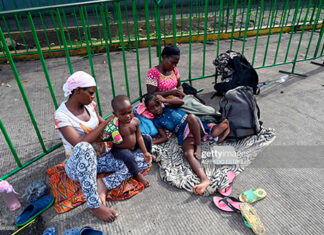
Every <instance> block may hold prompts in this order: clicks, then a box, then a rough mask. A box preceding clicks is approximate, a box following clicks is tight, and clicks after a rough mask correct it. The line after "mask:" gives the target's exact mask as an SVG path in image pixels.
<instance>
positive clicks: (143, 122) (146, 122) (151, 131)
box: [133, 106, 159, 136]
mask: <svg viewBox="0 0 324 235" xmlns="http://www.w3.org/2000/svg"><path fill="white" fill-rule="evenodd" d="M136 110H137V107H136V106H135V107H134V108H133V111H134V114H135V116H136V117H137V118H138V120H139V121H140V129H141V133H142V134H148V135H150V136H155V135H157V134H158V133H159V132H158V130H157V129H156V127H155V126H154V124H153V122H152V120H151V119H148V118H146V117H144V116H143V115H139V114H138V113H137V112H136Z"/></svg>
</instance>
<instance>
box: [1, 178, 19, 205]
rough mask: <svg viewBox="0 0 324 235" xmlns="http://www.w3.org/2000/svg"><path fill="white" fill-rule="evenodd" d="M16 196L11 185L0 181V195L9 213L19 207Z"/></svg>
mask: <svg viewBox="0 0 324 235" xmlns="http://www.w3.org/2000/svg"><path fill="white" fill-rule="evenodd" d="M16 194H17V193H16V192H15V190H14V188H13V187H12V185H11V184H9V183H8V182H7V181H5V180H2V181H0V195H1V197H2V199H3V200H4V202H5V203H6V206H7V207H8V209H9V210H11V211H14V210H17V209H18V208H20V207H21V204H20V202H19V201H18V198H17V195H16Z"/></svg>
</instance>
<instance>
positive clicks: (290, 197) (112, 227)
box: [0, 37, 324, 234]
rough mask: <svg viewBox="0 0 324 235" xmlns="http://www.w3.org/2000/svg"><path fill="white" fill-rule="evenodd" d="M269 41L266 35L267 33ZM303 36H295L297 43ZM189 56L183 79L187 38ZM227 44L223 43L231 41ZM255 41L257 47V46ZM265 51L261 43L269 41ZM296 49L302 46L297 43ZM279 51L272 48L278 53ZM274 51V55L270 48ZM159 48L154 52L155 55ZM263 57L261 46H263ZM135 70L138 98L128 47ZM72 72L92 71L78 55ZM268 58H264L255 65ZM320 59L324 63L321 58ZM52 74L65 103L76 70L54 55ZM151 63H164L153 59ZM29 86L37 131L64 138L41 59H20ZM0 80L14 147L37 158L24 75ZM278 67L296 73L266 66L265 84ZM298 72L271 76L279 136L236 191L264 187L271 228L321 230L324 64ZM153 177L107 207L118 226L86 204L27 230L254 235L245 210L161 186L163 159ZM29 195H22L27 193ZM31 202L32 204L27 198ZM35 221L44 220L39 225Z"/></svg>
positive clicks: (51, 160)
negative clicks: (25, 101) (100, 217)
mask: <svg viewBox="0 0 324 235" xmlns="http://www.w3.org/2000/svg"><path fill="white" fill-rule="evenodd" d="M260 40H261V45H262V40H266V37H263V38H262V39H260ZM293 43H296V42H293ZM247 46H248V50H247V53H248V54H247V55H249V53H250V54H251V51H252V48H253V45H250V44H249V42H248V45H247ZM180 47H181V51H182V55H183V56H182V58H181V61H180V63H179V66H178V67H179V69H180V72H181V74H182V77H186V76H187V71H188V70H187V69H188V65H187V59H188V58H187V56H186V52H187V50H188V46H187V45H181V46H180ZM227 47H228V42H224V44H222V48H227ZM215 48H216V45H215V44H214V45H208V48H207V49H208V50H207V51H208V53H209V54H207V59H206V61H207V62H206V74H210V73H212V72H213V70H214V67H213V66H212V64H211V61H212V59H213V58H214V55H215ZM250 48H251V49H250ZM261 48H262V47H261ZM292 51H294V49H293V48H292ZM201 52H202V44H194V45H193V53H194V56H193V58H194V62H193V71H195V76H198V75H199V74H200V73H201V63H202V62H201V61H202V60H201V58H202V57H201ZM270 52H271V53H272V52H273V50H270ZM270 52H269V53H270ZM140 53H141V54H140V56H141V58H146V54H147V50H146V49H141V50H140ZM154 53H155V52H154V51H153V52H152V55H155V54H154ZM260 54H261V52H260ZM126 56H127V59H128V64H127V68H128V75H129V79H130V80H131V82H130V84H131V86H130V87H131V95H132V97H136V96H137V92H135V90H136V89H137V88H136V87H137V85H136V76H137V70H136V64H135V62H134V61H135V60H133V59H134V58H135V55H134V53H132V52H128V53H127V55H126ZM120 58H121V55H120V54H118V53H116V52H115V53H113V54H112V60H113V66H114V68H115V70H114V76H115V79H117V78H123V76H124V72H123V70H122V67H121V59H120ZM105 60H106V58H105V56H104V55H99V56H96V57H94V63H95V65H96V66H95V71H96V74H97V79H98V80H99V92H100V95H101V97H104V98H102V100H101V103H102V107H103V110H104V114H108V113H109V112H110V105H109V100H110V97H111V94H110V93H111V92H110V90H109V89H106V87H108V88H109V87H110V85H109V82H108V78H107V77H108V76H106V74H108V72H107V71H108V70H107V64H106V63H105V62H104V61H105ZM72 61H73V65H74V69H75V71H76V70H81V69H82V70H85V71H90V69H89V64H88V61H87V60H85V59H82V58H80V57H73V58H72ZM143 61H144V62H142V64H141V75H142V78H144V76H145V73H146V71H147V68H148V63H147V62H145V61H146V59H143ZM260 61H261V62H262V57H260V58H258V60H257V62H258V63H260ZM317 61H318V62H322V60H317ZM46 63H47V66H48V69H49V74H50V77H51V79H52V83H53V84H54V89H55V92H56V98H57V101H58V103H60V102H61V101H63V94H62V91H61V87H62V84H63V82H64V81H65V79H66V77H67V76H68V68H67V66H66V61H65V59H63V58H58V59H48V60H46ZM152 63H153V65H154V64H155V63H156V59H155V57H154V61H153V62H152ZM16 65H17V68H18V71H19V73H20V75H21V79H22V80H23V81H25V82H24V83H23V84H24V87H25V90H26V93H27V96H28V98H29V100H30V101H31V106H32V109H33V111H34V115H35V117H36V120H37V123H38V125H39V129H40V131H41V134H42V136H43V138H44V142H45V145H46V146H53V145H54V144H56V143H58V142H59V137H58V135H57V133H56V131H55V130H54V125H53V124H52V113H53V111H54V106H53V105H52V104H51V98H50V96H49V95H48V94H47V93H48V92H46V93H45V92H44V89H46V86H47V85H46V82H45V81H44V75H43V72H42V68H41V64H40V63H39V61H31V62H19V63H17V64H16ZM0 67H1V68H2V71H1V78H0V81H1V82H8V83H9V84H11V85H12V87H11V88H9V87H6V86H0V95H1V96H0V101H1V102H0V107H1V108H0V115H1V120H2V121H3V122H4V125H5V127H6V128H7V131H8V133H9V135H10V137H11V138H12V141H13V144H14V146H15V147H16V148H17V152H18V154H19V155H20V156H24V157H23V159H22V161H23V162H25V161H27V160H29V159H31V157H32V156H34V155H35V154H36V153H39V152H40V151H41V150H40V147H39V144H38V142H37V138H36V136H35V134H33V130H32V126H31V124H30V122H29V121H26V120H28V116H27V114H26V111H25V110H26V109H25V108H24V107H23V105H22V102H23V101H22V99H21V98H20V96H19V91H18V89H17V85H16V82H15V81H14V80H12V78H13V76H12V72H11V71H10V68H9V66H7V65H0ZM279 69H286V70H290V69H291V65H285V66H280V67H272V68H267V69H259V70H258V74H259V76H260V79H261V81H269V80H276V79H278V78H279V77H280V76H282V75H281V74H279V73H278V70H279ZM296 72H300V73H306V74H307V75H308V77H307V78H302V77H297V76H290V77H289V79H288V80H287V81H286V82H285V83H282V84H279V83H275V82H270V84H269V85H267V86H265V87H263V88H262V89H261V94H260V95H259V96H258V97H257V100H258V104H259V106H260V108H261V117H262V120H263V122H264V126H265V127H271V128H274V129H275V130H276V135H277V138H276V140H275V141H274V142H273V143H272V144H271V145H270V146H269V147H268V148H266V149H265V150H264V151H263V152H262V154H260V155H259V156H258V157H257V159H256V160H255V161H254V162H253V163H252V164H251V165H250V166H249V167H248V168H247V169H246V170H245V171H244V172H243V173H241V174H240V175H239V176H238V177H237V178H236V179H235V182H234V187H233V196H238V195H239V193H241V192H243V191H245V190H247V189H249V188H251V187H262V188H264V189H265V190H266V191H267V193H268V196H267V198H265V199H264V200H262V201H259V202H257V203H256V204H255V208H256V209H257V211H258V213H259V215H260V217H261V218H262V221H263V222H264V224H265V226H266V229H267V231H268V234H323V233H324V225H323V223H322V218H323V216H324V208H323V203H324V201H323V197H322V195H323V192H324V191H323V182H324V177H323V176H324V174H323V173H324V172H323V168H324V166H323V158H324V145H323V140H324V108H323V100H324V81H323V74H324V73H323V72H324V68H323V67H319V66H315V65H312V64H310V63H309V62H302V63H298V64H297V67H296ZM212 82H213V79H212V78H209V79H205V80H200V81H199V82H195V83H194V86H195V87H197V88H204V91H203V92H202V94H201V97H202V98H203V99H204V100H206V101H207V102H208V103H209V104H210V105H212V106H215V107H217V106H218V100H217V99H213V100H210V97H211V95H212V91H213V90H212V85H211V84H212ZM116 87H117V93H118V94H121V93H125V84H124V82H123V80H122V79H119V80H118V81H117V82H116ZM0 140H1V142H0V146H1V148H0V156H1V160H0V165H1V173H2V174H4V173H6V172H8V171H9V169H13V168H14V167H15V163H14V160H11V158H12V156H11V153H10V151H9V149H8V148H7V147H6V144H5V141H4V139H3V137H2V135H1V136H0ZM63 159H64V155H63V149H62V148H60V149H58V150H56V151H54V152H53V153H51V154H49V155H47V156H46V157H44V158H42V159H41V160H39V161H38V162H37V163H34V164H32V165H31V166H30V167H28V168H26V169H24V170H22V171H20V172H19V173H17V174H15V175H14V176H12V177H10V178H8V180H9V181H10V182H12V183H13V185H14V186H15V188H16V190H17V191H18V192H19V193H20V195H22V194H23V192H24V189H25V187H26V186H27V185H28V184H29V183H31V182H33V181H35V180H39V179H40V180H44V181H47V177H46V174H45V169H47V168H49V167H50V166H52V165H54V164H56V163H58V162H60V161H62V160H63ZM147 178H148V179H149V180H150V182H151V187H149V188H147V189H145V190H144V191H143V192H142V193H140V194H139V195H137V196H135V197H133V198H131V199H130V200H126V201H121V202H109V203H108V204H109V205H110V206H111V207H113V208H114V209H116V210H118V211H119V212H120V217H119V218H118V219H117V220H116V221H115V222H114V223H104V222H101V221H99V220H97V219H96V218H95V217H94V216H92V214H90V212H89V211H88V210H87V209H86V206H85V205H82V206H80V207H78V208H76V209H74V210H72V211H71V212H68V213H65V214H60V215H59V214H56V213H55V211H54V209H53V208H50V209H49V210H48V211H46V212H45V213H43V215H42V218H41V219H40V220H39V221H38V225H37V226H38V227H37V230H36V231H38V232H35V230H33V231H32V232H31V230H26V231H25V232H24V233H23V232H21V233H19V234H41V232H42V231H43V230H44V229H45V228H47V227H50V226H54V227H55V228H56V230H57V231H58V234H62V232H63V231H65V230H66V229H68V228H71V227H82V226H85V225H90V226H92V227H94V228H96V229H101V230H103V231H105V233H106V234H252V232H251V231H250V230H249V229H248V228H247V227H245V226H244V224H243V222H242V219H241V217H240V215H238V214H232V213H226V212H222V211H219V210H218V209H217V208H216V207H215V206H214V205H213V203H212V197H202V196H195V195H192V194H190V193H188V192H185V191H182V190H178V189H176V188H174V187H172V186H170V185H167V184H165V183H163V182H162V181H161V179H160V176H159V173H158V165H154V166H153V168H152V170H151V171H150V173H149V175H148V176H147ZM21 201H22V202H23V199H22V198H21ZM24 205H26V203H25V202H24ZM0 209H1V214H2V222H1V228H0V234H10V232H9V231H13V230H15V229H16V227H15V226H12V225H11V223H12V221H13V220H14V218H15V216H16V215H17V213H18V212H19V211H18V212H16V213H12V212H8V211H7V210H5V209H4V208H3V203H1V206H0ZM34 227H36V226H34Z"/></svg>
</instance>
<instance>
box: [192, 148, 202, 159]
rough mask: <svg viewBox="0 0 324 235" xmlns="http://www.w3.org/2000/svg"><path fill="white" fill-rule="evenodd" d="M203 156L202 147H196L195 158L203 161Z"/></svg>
mask: <svg viewBox="0 0 324 235" xmlns="http://www.w3.org/2000/svg"><path fill="white" fill-rule="evenodd" d="M201 154H202V149H201V145H196V151H195V152H194V156H195V158H197V159H198V160H200V159H201Z"/></svg>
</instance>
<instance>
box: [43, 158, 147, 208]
mask: <svg viewBox="0 0 324 235" xmlns="http://www.w3.org/2000/svg"><path fill="white" fill-rule="evenodd" d="M150 168H151V165H150V166H149V167H148V168H147V169H146V170H145V171H144V172H143V173H144V174H147V173H148V171H149V170H150ZM46 172H47V174H48V176H49V184H50V187H51V189H52V192H53V196H54V197H55V203H54V208H55V210H56V212H57V213H59V214H61V213H64V212H67V211H69V210H72V209H73V208H75V207H77V206H79V205H81V204H82V203H84V202H85V201H86V200H85V197H84V196H83V193H82V189H81V186H80V184H79V182H76V181H73V180H71V179H70V178H69V177H68V176H67V174H66V172H65V163H64V162H62V163H59V164H57V165H55V166H53V167H51V168H49V169H47V170H46ZM106 175H109V174H99V177H104V176H106ZM143 189H144V186H143V184H142V183H140V182H138V181H136V180H135V179H133V178H130V179H128V180H125V181H124V182H123V183H122V184H121V185H119V186H118V187H117V188H114V189H112V190H110V191H108V193H107V200H110V201H120V200H124V199H127V198H131V197H132V196H134V195H136V194H138V193H139V192H141V191H142V190H143Z"/></svg>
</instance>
